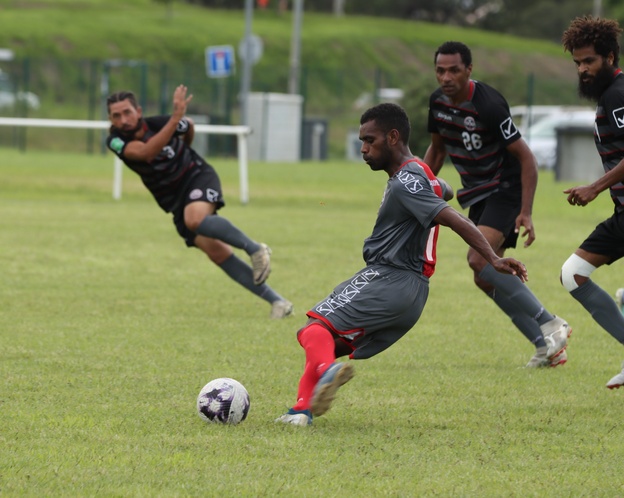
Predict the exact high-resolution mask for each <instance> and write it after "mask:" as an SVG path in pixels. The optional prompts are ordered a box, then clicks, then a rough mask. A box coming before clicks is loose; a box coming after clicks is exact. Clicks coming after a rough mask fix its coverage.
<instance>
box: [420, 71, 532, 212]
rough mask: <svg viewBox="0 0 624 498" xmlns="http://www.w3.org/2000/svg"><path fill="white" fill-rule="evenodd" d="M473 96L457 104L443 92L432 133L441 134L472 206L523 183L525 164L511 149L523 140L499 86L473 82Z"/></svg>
mask: <svg viewBox="0 0 624 498" xmlns="http://www.w3.org/2000/svg"><path fill="white" fill-rule="evenodd" d="M469 84H470V95H469V97H468V99H467V100H466V101H465V102H462V103H461V104H458V105H455V104H453V103H452V102H451V100H450V99H449V98H448V97H447V96H446V95H444V94H443V93H442V89H441V88H438V89H437V90H436V91H435V92H433V94H432V95H431V97H430V98H429V122H428V130H429V132H430V133H438V134H439V135H440V136H441V137H442V140H443V141H444V145H445V148H446V152H447V153H448V156H449V158H450V160H451V161H452V162H453V165H454V166H455V168H456V169H457V171H458V172H459V175H460V178H461V182H462V186H463V188H462V189H460V190H459V191H458V192H457V200H458V201H459V203H460V205H461V206H462V207H464V208H465V207H468V206H471V205H472V204H474V203H475V202H478V201H480V200H482V199H485V198H486V197H488V196H489V195H490V194H492V193H494V192H496V191H498V188H499V185H500V184H501V182H503V181H506V182H510V183H518V185H519V188H521V187H520V162H519V161H518V159H517V158H516V157H515V156H514V155H513V154H510V153H509V152H508V151H507V149H506V147H507V146H508V145H510V144H512V143H513V142H515V141H516V140H518V139H519V138H520V132H519V131H518V129H517V128H516V126H515V125H514V122H513V119H512V118H511V114H510V112H509V105H508V104H507V101H506V100H505V98H504V97H503V96H502V95H501V94H500V93H499V92H498V91H496V90H495V89H494V88H492V87H491V86H489V85H486V84H485V83H482V82H480V81H475V80H470V82H469Z"/></svg>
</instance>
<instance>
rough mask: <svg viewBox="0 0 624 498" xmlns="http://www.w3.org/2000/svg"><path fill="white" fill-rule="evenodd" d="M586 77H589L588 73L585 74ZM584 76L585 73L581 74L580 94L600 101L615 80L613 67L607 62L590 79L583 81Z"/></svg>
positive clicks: (582, 96)
mask: <svg viewBox="0 0 624 498" xmlns="http://www.w3.org/2000/svg"><path fill="white" fill-rule="evenodd" d="M585 77H587V74H585ZM582 78H583V75H579V82H578V94H579V96H580V97H581V98H585V99H588V100H593V101H594V102H598V100H600V97H601V96H602V94H603V93H604V91H605V90H606V89H607V88H608V87H609V85H610V84H611V83H612V82H613V67H612V66H610V65H609V64H607V63H606V62H605V63H604V64H603V65H602V67H601V68H600V70H599V71H598V72H597V73H596V75H595V76H592V77H590V79H589V80H588V81H583V79H582Z"/></svg>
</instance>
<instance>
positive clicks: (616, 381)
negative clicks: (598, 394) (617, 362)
mask: <svg viewBox="0 0 624 498" xmlns="http://www.w3.org/2000/svg"><path fill="white" fill-rule="evenodd" d="M621 386H624V363H622V371H621V372H620V373H619V374H617V375H616V376H615V377H612V378H611V380H610V381H609V382H607V387H608V388H609V389H618V388H619V387H621Z"/></svg>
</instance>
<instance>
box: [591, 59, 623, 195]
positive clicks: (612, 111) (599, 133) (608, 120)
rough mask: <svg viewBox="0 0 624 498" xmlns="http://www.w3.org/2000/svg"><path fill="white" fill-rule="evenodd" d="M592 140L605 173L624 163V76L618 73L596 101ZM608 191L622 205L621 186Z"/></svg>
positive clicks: (619, 71) (621, 184)
mask: <svg viewBox="0 0 624 498" xmlns="http://www.w3.org/2000/svg"><path fill="white" fill-rule="evenodd" d="M594 140H595V142H596V149H598V153H599V154H600V158H601V159H602V166H603V168H604V170H605V173H606V172H607V171H610V170H612V169H613V168H615V167H616V166H617V165H618V164H619V162H620V161H621V160H622V159H624V74H622V71H621V70H620V69H618V70H617V71H616V73H615V78H614V79H613V82H612V83H611V85H609V87H608V88H607V89H606V90H605V91H604V93H603V94H602V95H601V97H600V100H599V101H598V106H597V107H596V127H595V131H594ZM610 191H611V198H612V199H613V202H614V203H615V205H616V206H620V205H624V184H623V183H616V184H615V185H613V186H612V187H611V189H610Z"/></svg>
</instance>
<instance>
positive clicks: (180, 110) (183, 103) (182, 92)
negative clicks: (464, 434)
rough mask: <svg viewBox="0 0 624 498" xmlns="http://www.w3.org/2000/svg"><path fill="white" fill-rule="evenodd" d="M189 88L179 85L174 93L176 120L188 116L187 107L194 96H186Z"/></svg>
mask: <svg viewBox="0 0 624 498" xmlns="http://www.w3.org/2000/svg"><path fill="white" fill-rule="evenodd" d="M187 91H188V88H186V87H185V86H184V85H178V87H177V88H176V89H175V91H174V92H173V115H174V116H175V117H176V118H179V119H182V118H183V117H184V115H185V114H186V107H187V105H188V103H189V102H190V101H191V100H192V99H193V94H191V95H189V96H188V97H187V96H186V92H187Z"/></svg>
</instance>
